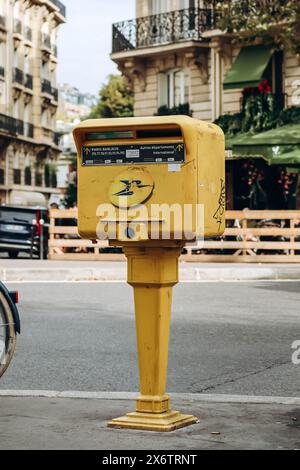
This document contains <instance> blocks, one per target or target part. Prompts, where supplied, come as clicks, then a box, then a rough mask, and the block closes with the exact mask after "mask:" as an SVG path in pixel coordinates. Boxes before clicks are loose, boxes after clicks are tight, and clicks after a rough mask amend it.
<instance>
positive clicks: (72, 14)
mask: <svg viewBox="0 0 300 470" xmlns="http://www.w3.org/2000/svg"><path fill="white" fill-rule="evenodd" d="M62 3H64V4H65V6H66V8H67V23H66V24H64V25H61V26H60V28H59V33H58V61H59V64H58V73H57V80H58V83H68V84H70V85H72V86H75V87H77V88H79V90H80V91H81V92H83V93H92V94H95V95H98V92H99V89H100V87H101V84H103V83H104V82H105V80H106V77H107V76H108V75H109V74H110V73H116V72H117V66H116V65H115V64H114V62H112V60H111V59H110V57H109V54H110V52H111V47H112V23H116V22H118V21H124V20H129V19H132V18H134V17H135V0H62Z"/></svg>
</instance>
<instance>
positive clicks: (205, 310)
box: [0, 281, 300, 397]
mask: <svg viewBox="0 0 300 470" xmlns="http://www.w3.org/2000/svg"><path fill="white" fill-rule="evenodd" d="M9 287H10V288H17V289H18V290H19V294H20V304H19V309H20V314H21V321H22V334H21V336H20V337H19V338H18V343H17V351H16V354H15V357H14V359H13V361H12V364H11V366H10V367H9V369H8V371H7V373H6V374H5V376H4V377H3V378H2V379H1V384H0V388H1V389H21V390H57V391H66V390H74V391H75V390H80V391H115V392H116V391H126V392H130V391H137V390H138V388H139V386H138V372H137V357H136V340H135V323H134V314H133V295H132V289H131V288H130V287H129V286H127V284H125V283H24V284H21V283H20V284H16V283H10V284H9ZM299 300H300V283H299V282H263V281H257V282H223V283H222V282H211V283H209V282H202V283H201V282H200V283H181V284H179V285H178V286H177V287H175V289H174V301H173V317H172V324H171V340H170V361H169V375H168V387H167V390H168V391H169V392H183V393H186V392H191V393H201V392H203V393H224V394H244V395H274V396H290V397H292V396H294V397H297V396H298V397H299V391H300V366H299V365H298V366H297V365H293V364H292V362H291V356H292V353H293V350H292V349H291V345H292V343H293V341H295V340H299V339H300V326H299V308H298V305H299Z"/></svg>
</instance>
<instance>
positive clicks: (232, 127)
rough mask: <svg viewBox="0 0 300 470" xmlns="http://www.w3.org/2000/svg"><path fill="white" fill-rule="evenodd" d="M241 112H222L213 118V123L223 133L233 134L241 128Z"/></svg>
mask: <svg viewBox="0 0 300 470" xmlns="http://www.w3.org/2000/svg"><path fill="white" fill-rule="evenodd" d="M242 117H243V116H242V113H235V114H223V115H222V116H220V117H219V118H218V119H216V120H215V124H217V125H218V126H220V127H221V129H223V132H224V134H226V135H228V136H234V135H235V134H237V133H238V132H240V131H241V130H242Z"/></svg>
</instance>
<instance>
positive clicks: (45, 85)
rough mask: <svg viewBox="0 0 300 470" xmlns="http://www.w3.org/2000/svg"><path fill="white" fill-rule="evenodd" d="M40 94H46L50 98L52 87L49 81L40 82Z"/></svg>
mask: <svg viewBox="0 0 300 470" xmlns="http://www.w3.org/2000/svg"><path fill="white" fill-rule="evenodd" d="M42 93H46V94H47V95H51V96H52V86H51V82H50V81H49V80H46V79H43V80H42Z"/></svg>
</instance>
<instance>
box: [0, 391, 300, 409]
mask: <svg viewBox="0 0 300 470" xmlns="http://www.w3.org/2000/svg"><path fill="white" fill-rule="evenodd" d="M137 395H138V393H137V392H77V391H65V392H58V391H54V390H0V397H11V398H20V397H22V398H37V397H38V398H77V399H78V398H79V399H98V400H135V399H136V397H137ZM171 395H172V398H173V399H174V400H189V401H192V402H195V401H200V402H206V403H241V404H246V403H248V404H265V405H267V404H277V405H295V406H299V405H300V398H298V397H273V396H255V395H230V394H224V395H223V394H206V393H172V394H171Z"/></svg>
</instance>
